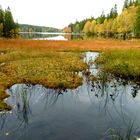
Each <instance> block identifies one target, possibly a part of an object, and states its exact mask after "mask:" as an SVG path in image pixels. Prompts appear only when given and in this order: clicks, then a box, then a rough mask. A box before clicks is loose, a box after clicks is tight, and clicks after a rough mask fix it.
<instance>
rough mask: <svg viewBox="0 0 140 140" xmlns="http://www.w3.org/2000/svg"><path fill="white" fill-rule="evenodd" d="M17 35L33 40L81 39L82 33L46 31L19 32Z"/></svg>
mask: <svg viewBox="0 0 140 140" xmlns="http://www.w3.org/2000/svg"><path fill="white" fill-rule="evenodd" d="M19 37H20V38H23V39H33V40H65V41H67V40H82V39H83V34H72V33H51V32H49V33H47V32H31V33H29V32H20V33H19Z"/></svg>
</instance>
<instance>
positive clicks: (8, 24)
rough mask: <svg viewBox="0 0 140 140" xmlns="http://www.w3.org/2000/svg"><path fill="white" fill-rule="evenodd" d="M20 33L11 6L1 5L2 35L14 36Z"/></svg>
mask: <svg viewBox="0 0 140 140" xmlns="http://www.w3.org/2000/svg"><path fill="white" fill-rule="evenodd" d="M17 33H18V24H17V23H15V22H14V19H13V16H12V13H11V10H10V8H9V7H8V8H7V9H6V10H3V9H2V7H1V6H0V36H4V37H12V36H14V35H15V34H17Z"/></svg>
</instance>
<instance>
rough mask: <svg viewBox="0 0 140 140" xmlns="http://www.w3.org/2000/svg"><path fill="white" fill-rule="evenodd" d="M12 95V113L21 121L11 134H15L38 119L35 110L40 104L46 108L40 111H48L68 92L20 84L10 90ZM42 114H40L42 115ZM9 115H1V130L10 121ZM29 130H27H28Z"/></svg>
mask: <svg viewBox="0 0 140 140" xmlns="http://www.w3.org/2000/svg"><path fill="white" fill-rule="evenodd" d="M9 92H10V93H11V97H10V98H11V100H12V106H13V109H12V112H13V114H14V115H16V117H17V119H18V120H19V122H18V121H17V122H18V125H17V126H16V127H15V128H14V129H12V130H11V131H10V132H8V134H9V133H13V132H15V131H17V130H19V128H24V127H26V128H27V127H28V125H29V124H30V120H31V117H37V115H39V114H34V112H33V110H35V109H36V107H37V106H38V105H39V104H42V105H43V106H44V107H43V108H42V110H39V111H42V112H44V111H46V110H47V108H50V107H53V106H54V105H55V104H56V103H57V100H58V98H59V96H60V95H63V93H64V92H67V91H66V90H64V89H56V90H53V89H46V88H45V87H43V86H41V85H36V86H33V85H25V84H19V85H15V86H13V87H11V88H10V89H9ZM42 112H39V113H40V114H42ZM8 117H9V114H8V113H7V112H5V113H4V112H3V113H1V114H0V128H1V130H2V129H3V128H4V126H5V125H6V123H8V122H7V121H6V120H8ZM26 130H27V129H26Z"/></svg>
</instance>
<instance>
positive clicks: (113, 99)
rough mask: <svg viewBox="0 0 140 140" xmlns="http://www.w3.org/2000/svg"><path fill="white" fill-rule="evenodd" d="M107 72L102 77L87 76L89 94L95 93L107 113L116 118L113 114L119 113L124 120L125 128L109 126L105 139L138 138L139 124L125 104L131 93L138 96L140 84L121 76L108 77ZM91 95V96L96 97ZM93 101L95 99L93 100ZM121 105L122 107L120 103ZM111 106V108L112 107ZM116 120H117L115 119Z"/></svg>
mask: <svg viewBox="0 0 140 140" xmlns="http://www.w3.org/2000/svg"><path fill="white" fill-rule="evenodd" d="M108 77H110V76H108V75H107V74H104V75H102V77H100V78H96V79H95V77H94V78H93V79H94V80H91V79H90V75H89V76H88V77H86V78H88V79H86V81H87V82H88V84H89V83H90V85H91V87H90V90H89V89H88V90H87V91H88V92H89V93H88V94H93V95H94V97H96V99H97V100H98V101H99V103H100V105H101V108H102V109H103V111H104V112H105V115H107V116H109V117H110V118H111V119H112V120H114V118H113V116H114V114H112V113H114V112H115V114H116V113H117V114H118V117H119V118H120V121H121V120H122V122H123V125H124V126H123V127H124V128H119V127H121V126H117V122H116V128H117V129H116V128H114V129H113V128H109V129H108V130H107V132H106V133H105V137H107V139H106V138H104V139H105V140H113V139H114V140H131V139H132V138H133V139H134V137H135V138H136V137H137V138H138V136H140V129H139V124H136V122H135V121H136V120H135V118H131V116H130V114H129V115H128V113H127V112H126V111H125V109H124V106H123V105H124V104H125V101H126V99H127V97H128V96H129V95H131V97H133V98H136V96H137V94H138V93H139V91H140V85H138V84H136V83H134V82H133V81H128V80H124V79H121V78H112V79H110V78H108ZM94 97H93V96H89V98H94ZM92 101H93V100H92ZM117 104H119V106H120V109H119V107H118V105H117ZM110 108H111V109H110ZM112 109H113V112H112ZM113 122H115V120H114V121H113ZM134 124H135V125H134Z"/></svg>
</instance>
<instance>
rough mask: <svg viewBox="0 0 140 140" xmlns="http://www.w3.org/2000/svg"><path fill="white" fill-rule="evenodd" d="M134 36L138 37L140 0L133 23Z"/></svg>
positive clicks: (139, 34)
mask: <svg viewBox="0 0 140 140" xmlns="http://www.w3.org/2000/svg"><path fill="white" fill-rule="evenodd" d="M135 36H136V37H140V0H139V1H138V10H137V17H136V25H135Z"/></svg>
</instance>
